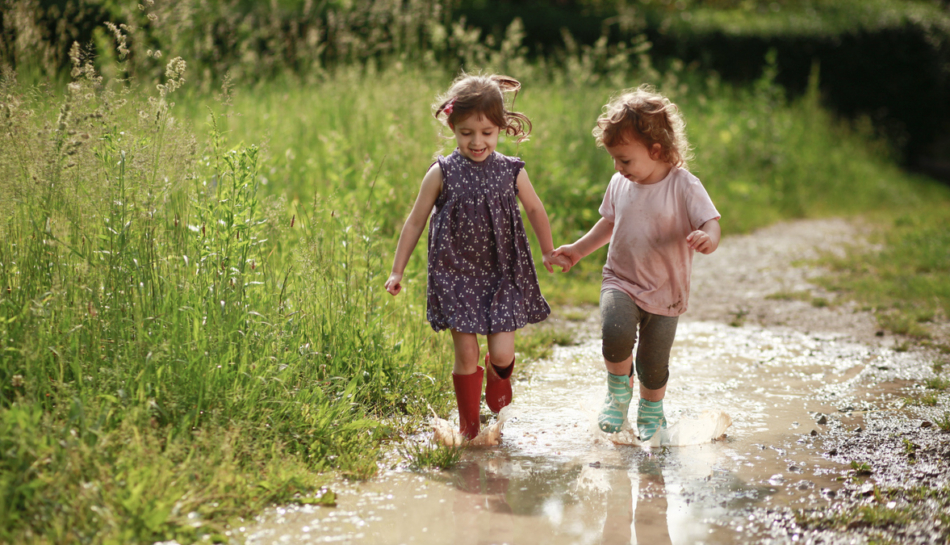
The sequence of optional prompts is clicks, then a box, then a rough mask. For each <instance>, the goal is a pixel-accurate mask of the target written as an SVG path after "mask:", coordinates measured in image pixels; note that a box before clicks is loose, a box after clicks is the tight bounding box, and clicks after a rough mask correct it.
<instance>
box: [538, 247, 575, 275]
mask: <svg viewBox="0 0 950 545" xmlns="http://www.w3.org/2000/svg"><path fill="white" fill-rule="evenodd" d="M562 248H563V246H562ZM560 251H561V248H558V249H557V250H554V251H552V252H549V253H546V254H544V268H545V269H547V270H548V272H549V273H553V272H554V267H560V268H561V272H567V271H569V270H571V267H573V266H574V263H573V262H572V261H571V259H570V258H569V257H567V256H566V255H564V254H559V253H558V252H560Z"/></svg>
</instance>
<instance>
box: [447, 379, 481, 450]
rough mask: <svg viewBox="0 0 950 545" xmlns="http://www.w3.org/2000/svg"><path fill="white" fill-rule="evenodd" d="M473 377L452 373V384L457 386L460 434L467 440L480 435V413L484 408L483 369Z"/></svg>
mask: <svg viewBox="0 0 950 545" xmlns="http://www.w3.org/2000/svg"><path fill="white" fill-rule="evenodd" d="M476 369H477V370H476V371H475V372H474V373H472V374H471V375H456V374H455V373H452V384H454V385H455V401H456V402H458V407H459V433H461V434H462V435H464V436H465V437H466V438H467V439H474V438H475V436H476V435H478V428H479V421H478V413H479V410H480V409H481V406H482V377H483V376H484V371H483V370H482V368H481V367H477V368H476Z"/></svg>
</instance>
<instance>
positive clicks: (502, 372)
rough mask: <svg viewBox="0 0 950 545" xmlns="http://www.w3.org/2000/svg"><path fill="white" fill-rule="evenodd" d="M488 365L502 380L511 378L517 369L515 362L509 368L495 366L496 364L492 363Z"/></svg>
mask: <svg viewBox="0 0 950 545" xmlns="http://www.w3.org/2000/svg"><path fill="white" fill-rule="evenodd" d="M488 363H489V365H491V366H492V368H493V369H494V370H495V374H496V375H498V378H500V379H502V380H504V379H506V378H508V377H510V376H511V371H512V370H513V369H514V368H515V364H514V362H512V364H511V365H509V366H508V367H498V366H497V365H495V364H494V363H491V362H490V361H489V362H488Z"/></svg>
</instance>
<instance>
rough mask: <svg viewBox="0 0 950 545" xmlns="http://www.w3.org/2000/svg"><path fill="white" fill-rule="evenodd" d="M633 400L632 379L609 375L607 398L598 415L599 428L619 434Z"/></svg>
mask: <svg viewBox="0 0 950 545" xmlns="http://www.w3.org/2000/svg"><path fill="white" fill-rule="evenodd" d="M631 399H633V388H632V387H631V386H630V377H628V376H627V375H614V374H611V373H607V397H606V399H604V405H603V407H601V409H600V414H599V415H597V426H598V427H600V429H601V431H604V432H606V433H617V432H618V431H620V427H621V426H623V421H624V420H625V419H626V418H627V409H628V408H629V407H630V400H631Z"/></svg>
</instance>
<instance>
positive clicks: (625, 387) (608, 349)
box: [597, 290, 639, 433]
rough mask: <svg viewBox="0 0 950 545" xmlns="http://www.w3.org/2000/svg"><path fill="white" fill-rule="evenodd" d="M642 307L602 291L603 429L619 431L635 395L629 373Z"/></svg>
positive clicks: (620, 295)
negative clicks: (604, 371) (604, 373)
mask: <svg viewBox="0 0 950 545" xmlns="http://www.w3.org/2000/svg"><path fill="white" fill-rule="evenodd" d="M638 311H639V309H637V305H636V304H635V303H634V302H633V299H631V298H630V296H629V295H627V294H626V293H624V292H622V291H619V290H606V291H604V292H602V293H601V294H600V314H601V318H602V326H601V328H602V329H601V333H602V343H603V345H602V351H603V355H604V365H605V366H606V367H607V397H606V398H605V399H604V404H603V406H602V407H601V410H600V414H599V415H598V416H597V425H598V427H600V429H601V430H602V431H605V432H607V433H616V432H618V431H620V428H621V426H622V425H623V421H624V420H625V419H626V418H627V409H628V408H629V407H630V400H631V399H632V398H633V388H632V385H631V378H630V374H631V371H632V370H633V367H632V365H633V345H634V344H636V342H637V322H638V321H639V312H638Z"/></svg>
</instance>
